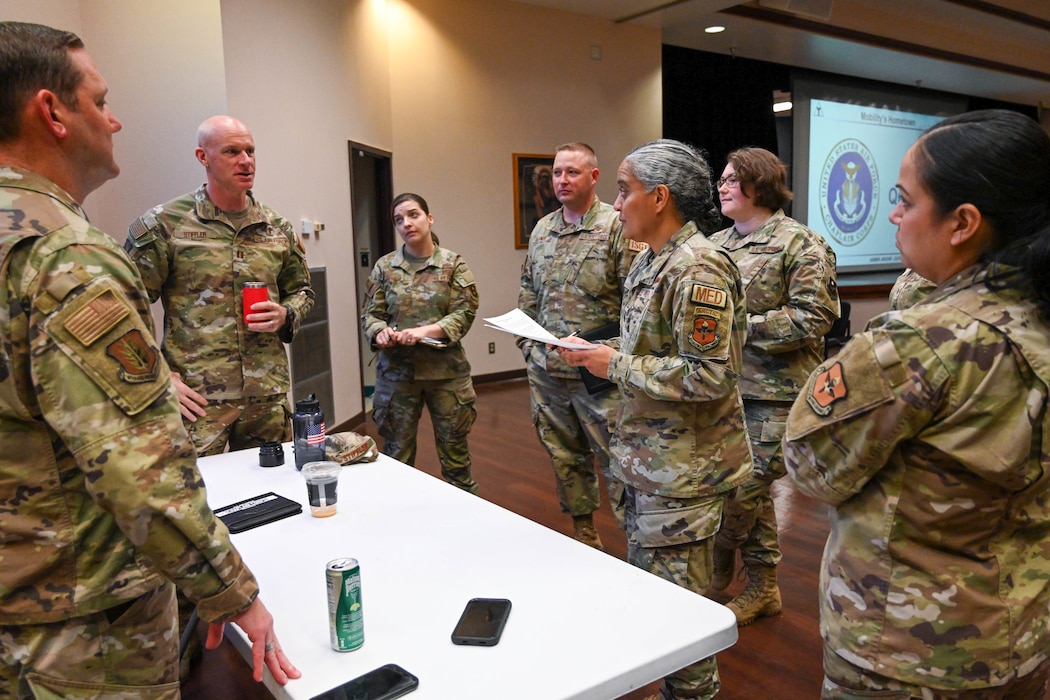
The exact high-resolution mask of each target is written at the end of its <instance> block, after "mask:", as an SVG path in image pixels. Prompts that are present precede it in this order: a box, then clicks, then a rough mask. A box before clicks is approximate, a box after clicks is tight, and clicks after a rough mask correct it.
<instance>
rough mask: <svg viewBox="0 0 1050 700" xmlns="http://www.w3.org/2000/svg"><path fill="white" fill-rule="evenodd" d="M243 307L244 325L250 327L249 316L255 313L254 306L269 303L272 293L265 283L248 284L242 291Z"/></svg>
mask: <svg viewBox="0 0 1050 700" xmlns="http://www.w3.org/2000/svg"><path fill="white" fill-rule="evenodd" d="M241 297H242V302H241V304H242V306H243V308H244V325H248V324H249V323H250V321H249V320H248V314H250V313H254V312H253V311H252V304H254V303H256V302H258V301H269V299H270V291H269V290H268V289H267V288H266V283H265V282H246V283H245V285H244V288H243V289H241Z"/></svg>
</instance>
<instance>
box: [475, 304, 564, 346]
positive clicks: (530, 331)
mask: <svg viewBox="0 0 1050 700" xmlns="http://www.w3.org/2000/svg"><path fill="white" fill-rule="evenodd" d="M484 320H485V327H486V328H494V329H496V330H497V331H503V332H504V333H510V334H512V335H520V336H521V337H522V338H528V339H529V340H537V341H539V342H541V343H547V344H548V345H557V346H558V347H562V348H569V349H570V350H572V349H579V347H580V344H579V343H569V342H565V341H563V340H559V339H558V338H555V337H554V334H552V333H551V332H550V331H548V330H547V329H546V328H544V327H543V326H541V325H540V324H538V323H536V322H535V321H533V320H532V319H531V318H529V316H528V314H526V313H525V312H524V311H522V310H521V309H514V310H513V311H508V312H507V313H505V314H503V315H502V316H493V317H492V318H486V319H484Z"/></svg>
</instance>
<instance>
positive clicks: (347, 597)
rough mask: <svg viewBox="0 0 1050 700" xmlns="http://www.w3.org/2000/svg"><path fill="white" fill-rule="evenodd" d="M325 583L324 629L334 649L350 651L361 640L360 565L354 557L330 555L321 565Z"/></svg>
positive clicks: (362, 627) (363, 628)
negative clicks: (325, 627) (339, 557)
mask: <svg viewBox="0 0 1050 700" xmlns="http://www.w3.org/2000/svg"><path fill="white" fill-rule="evenodd" d="M325 576H326V579H327V584H328V633H329V636H330V637H331V639H332V648H333V649H335V650H336V651H354V650H355V649H360V648H361V645H362V644H364V643H365V621H364V611H363V610H362V608H361V567H360V565H358V563H357V560H356V559H351V558H350V557H343V558H341V559H333V560H332V561H330V562H328V566H326V567H325Z"/></svg>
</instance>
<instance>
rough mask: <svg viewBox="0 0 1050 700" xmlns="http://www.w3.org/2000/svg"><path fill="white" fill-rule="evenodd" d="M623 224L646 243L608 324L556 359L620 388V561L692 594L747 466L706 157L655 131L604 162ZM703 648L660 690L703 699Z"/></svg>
mask: <svg viewBox="0 0 1050 700" xmlns="http://www.w3.org/2000/svg"><path fill="white" fill-rule="evenodd" d="M616 179H617V186H618V189H619V195H618V196H617V198H616V202H615V204H614V205H613V207H614V208H615V209H616V210H617V211H618V212H619V213H620V221H621V222H622V223H623V233H624V236H626V237H627V238H630V239H632V240H636V241H641V242H644V243H647V244H648V246H649V249H648V250H646V251H644V252H642V253H639V254H638V257H637V259H636V260H635V263H634V266H633V267H632V268H631V272H630V274H629V275H628V277H627V280H626V282H625V284H624V299H623V307H622V310H621V312H620V326H621V336H620V337H619V338H613V339H611V340H608V341H603V342H602V344H593V345H592V344H589V343H587V342H586V341H583V340H580V339H573V340H574V342H578V343H580V344H581V345H580V349H579V350H564V349H563V350H560V351H559V352H560V353H561V355H562V357H563V358H564V359H565V361H566V362H567V363H568V364H570V365H573V366H576V367H586V368H587V369H588V370H589V371H590V372H591V373H592V374H594V375H596V376H600V377H608V378H609V379H611V380H612V381H613V382H615V383H616V384H617V385H618V386H619V388H620V392H621V394H622V396H623V404H622V406H621V408H620V412H619V415H618V416H617V421H616V426H615V429H614V431H613V436H612V441H611V444H610V451H611V452H612V457H613V460H612V464H611V467H612V471H613V474H614V475H615V476H617V477H618V478H619V479H621V480H622V481H623V482H624V484H625V501H626V503H625V507H626V511H625V523H624V525H625V527H626V530H627V538H628V546H627V558H628V561H629V562H630V563H631V564H633V565H635V566H638V567H640V568H642V569H645V570H646V571H649V572H651V573H653V574H656V575H657V576H660V577H661V578H664V579H667V580H669V581H672V582H674V583H676V584H678V585H680V586H683V587H685V588H688V589H689V590H691V591H695V592H696V593H700V594H703V593H704V592H706V591H707V589H708V588H709V586H710V584H711V576H712V559H711V557H712V551H713V549H714V535H715V533H716V532H717V531H718V527H719V523H720V522H721V518H722V508H723V504H724V501H725V497H726V494H728V493H730V492H732V491H733V490H734V489H735V488H736V487H737V486H738V485H739V484H741V483H743V482H745V481H746V480H747V479H748V477H750V475H751V452H750V448H749V446H748V439H747V431H746V430H745V428H744V413H743V407H742V404H741V400H740V392H739V391H738V389H737V378H738V375H739V373H740V366H741V357H742V351H743V345H744V339H745V336H746V333H747V321H746V317H745V311H744V296H743V291H742V288H741V284H740V274H739V272H738V271H737V268H736V265H735V264H734V263H733V261H732V259H731V258H730V257H729V255H728V254H726V252H725V251H724V250H722V249H721V248H719V247H718V246H716V245H714V244H713V243H711V242H710V241H708V240H707V236H706V235H705V233H707V232H711V231H714V230H716V229H717V228H718V227H719V225H720V220H719V217H718V211H717V209H716V208H715V206H714V201H713V197H712V187H711V168H710V167H709V166H708V164H707V161H706V160H704V157H703V155H701V154H700V152H699V151H697V150H696V149H694V148H692V147H691V146H688V145H686V144H684V143H680V142H678V141H671V140H666V139H664V140H661V141H654V142H652V143H648V144H646V145H644V146H640V147H638V148H636V149H634V150H633V151H631V152H630V153H629V154H628V155H627V157H626V158H625V159H624V160H623V162H622V163H621V164H620V167H619V169H618V170H617V173H616ZM719 687H720V684H719V679H718V667H717V665H716V663H715V659H714V657H711V658H708V659H704V660H702V661H699V662H697V663H695V664H692V665H690V666H687V667H686V668H683V669H680V670H679V671H676V672H675V673H672V674H671V675H669V676H667V677H666V678H664V681H663V684H662V687H661V696H662V697H663V698H665V699H667V698H684V697H688V698H710V697H714V696H715V695H716V694H717V693H718V690H719Z"/></svg>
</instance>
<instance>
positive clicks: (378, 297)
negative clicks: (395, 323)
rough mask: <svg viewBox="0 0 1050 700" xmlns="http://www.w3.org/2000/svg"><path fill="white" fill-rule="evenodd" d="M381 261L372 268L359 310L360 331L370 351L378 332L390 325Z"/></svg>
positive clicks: (374, 348) (374, 346) (375, 348)
mask: <svg viewBox="0 0 1050 700" xmlns="http://www.w3.org/2000/svg"><path fill="white" fill-rule="evenodd" d="M382 264H383V261H382V260H379V261H378V262H376V264H375V265H374V266H373V267H372V272H371V273H370V274H369V276H368V288H367V289H366V290H365V306H364V308H363V309H362V310H361V331H362V332H363V333H364V334H365V338H366V339H368V344H369V345H370V346H371V348H372V350H378V349H379V348H377V347H376V345H375V340H376V336H377V335H379V331H381V330H383V329H384V328H387V327H388V326H389V325H390V313H389V311H388V310H387V301H386V288H385V286H384V284H383V268H382Z"/></svg>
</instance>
